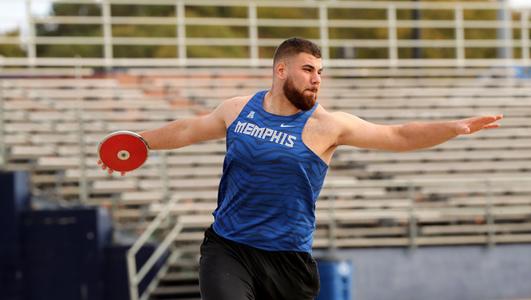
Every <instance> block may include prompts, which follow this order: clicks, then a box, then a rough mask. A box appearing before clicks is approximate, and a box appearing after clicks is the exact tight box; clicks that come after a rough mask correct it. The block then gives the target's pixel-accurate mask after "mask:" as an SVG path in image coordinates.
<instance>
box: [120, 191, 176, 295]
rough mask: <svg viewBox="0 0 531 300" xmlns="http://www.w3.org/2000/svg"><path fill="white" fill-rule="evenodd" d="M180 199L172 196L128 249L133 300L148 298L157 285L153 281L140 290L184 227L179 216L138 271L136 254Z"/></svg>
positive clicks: (130, 287) (130, 290) (130, 291)
mask: <svg viewBox="0 0 531 300" xmlns="http://www.w3.org/2000/svg"><path fill="white" fill-rule="evenodd" d="M178 201H179V198H177V197H175V198H172V199H171V200H170V201H169V202H168V203H167V204H166V205H165V206H164V208H163V209H162V210H161V211H160V212H159V214H158V215H157V216H156V217H155V219H154V220H153V221H151V223H149V225H148V226H147V228H146V230H145V231H144V232H143V233H142V234H141V235H140V237H139V238H138V239H137V241H136V242H135V243H134V244H133V246H132V247H131V248H130V249H129V250H128V251H127V271H128V278H129V295H130V299H131V300H139V299H140V300H147V299H148V297H149V294H150V293H151V292H152V291H153V289H154V288H155V287H156V283H151V284H149V285H148V288H147V289H146V290H145V291H144V292H143V293H142V294H140V293H139V290H138V288H139V284H140V282H141V281H142V280H143V279H144V278H146V275H147V274H148V272H149V271H150V270H151V269H152V268H153V266H155V264H156V263H157V262H158V261H159V260H160V259H161V258H162V257H163V256H164V255H165V254H166V253H167V251H168V249H170V246H171V245H172V243H173V242H174V241H175V238H176V237H177V235H178V234H179V233H180V232H181V230H182V229H183V224H182V223H181V222H179V219H178V218H177V219H176V220H175V224H174V225H173V227H172V228H171V230H170V231H169V233H168V234H167V235H166V236H165V237H164V239H163V241H162V242H161V243H160V245H159V246H158V247H157V249H156V250H155V251H154V252H153V254H152V255H151V256H150V257H149V258H148V259H147V261H146V263H145V264H144V265H143V266H142V267H140V269H139V270H138V272H137V265H136V254H137V253H138V251H139V250H140V249H141V248H142V247H143V246H144V245H145V244H146V243H147V242H148V241H149V240H150V238H151V237H152V236H153V234H154V233H155V231H156V230H157V229H159V228H160V227H161V225H162V224H164V222H165V220H166V219H167V218H169V216H170V213H171V209H170V208H171V207H173V206H174V205H175V204H177V202H178ZM175 254H176V252H173V253H171V254H170V256H171V255H173V256H174V257H173V258H171V259H168V261H170V260H173V259H175Z"/></svg>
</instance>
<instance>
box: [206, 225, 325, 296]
mask: <svg viewBox="0 0 531 300" xmlns="http://www.w3.org/2000/svg"><path fill="white" fill-rule="evenodd" d="M199 285H200V288H201V297H202V300H247V299H254V300H260V299H264V300H265V299H267V300H272V299H275V300H310V299H314V298H315V297H317V294H318V293H319V274H318V271H317V264H316V262H315V260H314V259H313V258H312V256H311V254H309V253H306V252H289V251H278V252H277V251H265V250H261V249H257V248H253V247H250V246H247V245H243V244H240V243H236V242H233V241H230V240H227V239H225V238H222V237H221V236H219V235H217V234H216V233H215V232H214V230H213V229H212V228H209V229H207V230H206V231H205V238H204V240H203V243H202V244H201V259H200V263H199Z"/></svg>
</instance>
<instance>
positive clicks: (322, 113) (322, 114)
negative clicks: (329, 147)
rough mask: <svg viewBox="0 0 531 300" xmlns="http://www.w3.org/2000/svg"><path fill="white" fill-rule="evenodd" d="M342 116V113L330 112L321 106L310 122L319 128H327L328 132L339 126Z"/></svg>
mask: <svg viewBox="0 0 531 300" xmlns="http://www.w3.org/2000/svg"><path fill="white" fill-rule="evenodd" d="M341 114H342V113H341V112H330V111H328V110H326V109H325V108H324V107H322V106H321V105H319V106H318V107H317V109H315V112H314V113H313V114H312V116H311V118H310V119H309V120H308V122H311V123H313V124H314V125H318V127H321V128H325V129H326V130H331V129H335V128H336V127H338V126H339V124H340V122H339V121H340V118H341V117H340V115H341Z"/></svg>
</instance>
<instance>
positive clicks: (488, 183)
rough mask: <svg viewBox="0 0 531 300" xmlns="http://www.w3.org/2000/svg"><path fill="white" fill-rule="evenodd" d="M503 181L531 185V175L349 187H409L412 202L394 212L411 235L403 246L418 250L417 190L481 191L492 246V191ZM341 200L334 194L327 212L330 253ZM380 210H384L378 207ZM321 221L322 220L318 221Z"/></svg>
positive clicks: (419, 209)
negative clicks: (453, 188) (459, 189)
mask: <svg viewBox="0 0 531 300" xmlns="http://www.w3.org/2000/svg"><path fill="white" fill-rule="evenodd" d="M504 184H510V185H514V184H520V185H529V184H531V176H530V177H527V178H525V177H524V178H505V177H501V178H496V177H494V175H493V178H489V179H476V178H464V177H456V178H452V179H417V180H400V179H396V180H374V181H372V180H371V181H366V182H363V181H362V182H359V183H355V184H352V185H351V186H350V187H349V188H351V189H356V188H379V187H383V188H391V187H392V188H396V187H401V188H405V189H406V190H407V198H408V199H409V200H410V204H409V205H408V206H407V207H401V208H393V210H394V212H399V215H400V218H401V219H403V220H404V221H406V224H407V225H406V226H407V235H408V244H407V245H404V246H408V247H409V248H410V249H415V248H417V246H418V245H419V244H418V242H417V239H418V237H419V236H420V234H421V231H420V227H419V226H420V225H419V224H418V222H419V219H420V218H421V215H422V211H423V210H424V211H425V210H426V209H424V208H422V207H418V206H417V205H415V193H416V191H417V190H419V189H422V188H429V187H440V186H444V185H446V186H448V187H451V186H456V185H459V186H467V187H470V189H471V191H473V190H476V191H482V192H483V195H484V196H485V201H484V203H481V204H478V205H475V207H476V208H477V207H482V208H483V217H484V220H485V224H484V225H485V228H486V232H485V235H486V239H485V242H486V246H488V247H493V246H494V245H495V244H496V242H497V241H496V224H498V223H496V218H495V216H494V208H495V205H494V197H495V196H494V191H493V190H492V187H494V186H497V185H498V186H499V185H504ZM338 199H340V197H339V196H332V197H330V200H328V201H330V202H331V203H330V204H329V207H328V212H327V213H326V214H325V215H326V216H327V217H328V218H329V220H328V222H327V225H328V228H329V234H328V235H327V239H328V242H327V243H328V246H327V249H328V251H329V252H332V253H333V252H335V251H336V250H337V235H336V230H337V227H338V225H337V220H336V212H337V211H338V208H337V207H336V205H335V203H334V202H335V201H336V200H338ZM523 206H525V207H526V208H528V209H527V210H526V211H522V212H521V213H527V214H529V215H530V216H531V205H523ZM440 209H444V208H442V207H437V208H432V210H440ZM379 210H381V209H379ZM318 222H319V220H318Z"/></svg>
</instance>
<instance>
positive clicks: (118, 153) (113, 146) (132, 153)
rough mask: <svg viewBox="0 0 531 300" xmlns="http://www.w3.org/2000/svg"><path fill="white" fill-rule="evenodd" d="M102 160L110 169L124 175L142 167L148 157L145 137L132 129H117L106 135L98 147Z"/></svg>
mask: <svg viewBox="0 0 531 300" xmlns="http://www.w3.org/2000/svg"><path fill="white" fill-rule="evenodd" d="M98 154H99V156H100V161H101V162H102V163H103V165H104V168H105V167H107V168H109V171H111V170H112V171H118V172H121V173H122V175H124V174H125V172H129V171H132V170H134V169H136V168H138V167H140V166H141V165H142V164H143V163H144V162H145V161H146V159H147V156H148V147H147V145H146V142H144V139H143V138H142V137H141V136H140V135H139V134H137V133H135V132H132V131H116V132H113V133H111V134H109V135H108V136H106V137H105V138H104V139H103V141H101V143H100V145H99V147H98Z"/></svg>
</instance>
